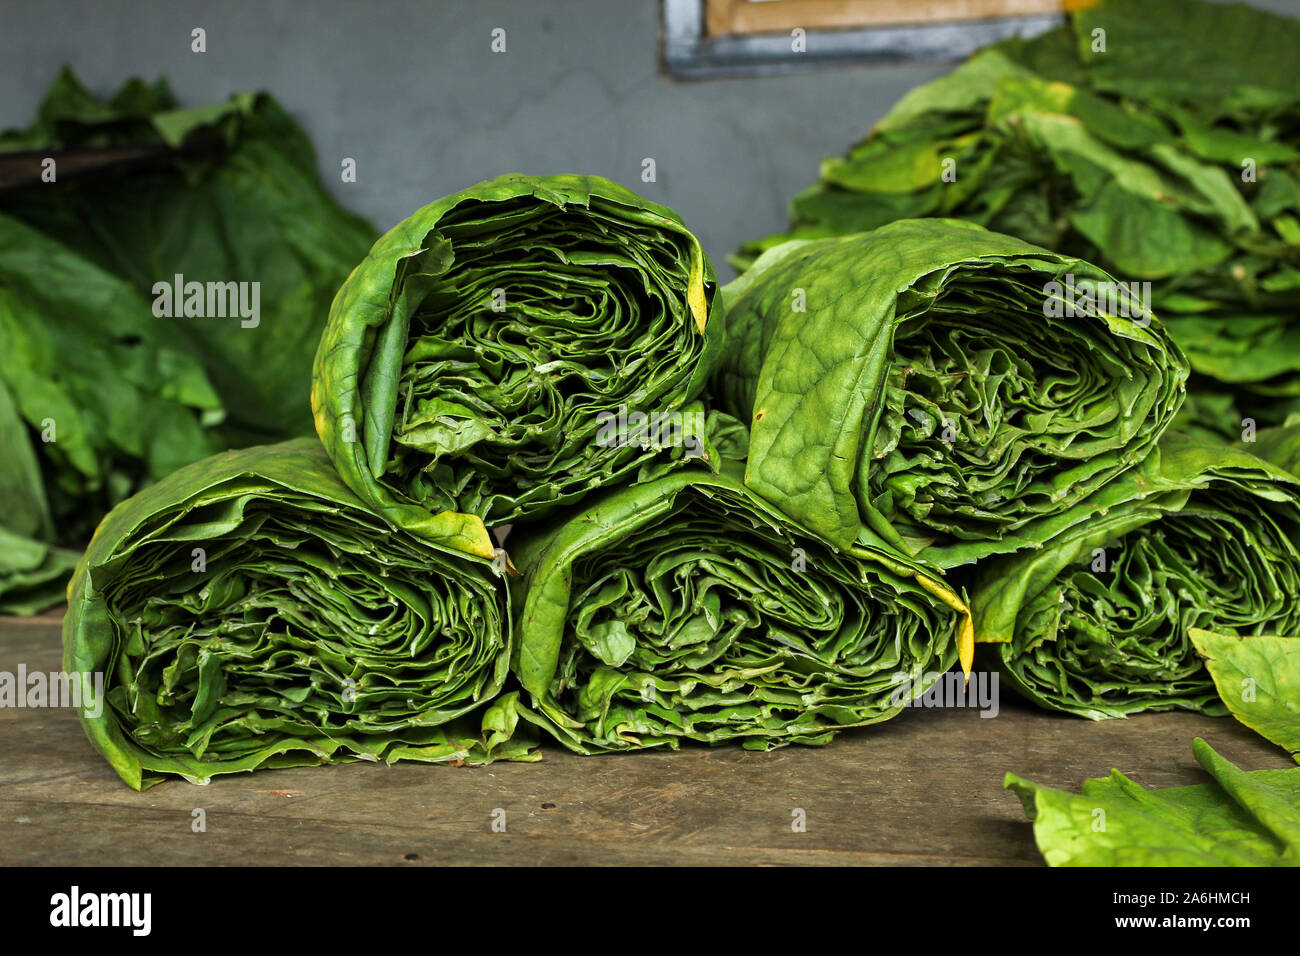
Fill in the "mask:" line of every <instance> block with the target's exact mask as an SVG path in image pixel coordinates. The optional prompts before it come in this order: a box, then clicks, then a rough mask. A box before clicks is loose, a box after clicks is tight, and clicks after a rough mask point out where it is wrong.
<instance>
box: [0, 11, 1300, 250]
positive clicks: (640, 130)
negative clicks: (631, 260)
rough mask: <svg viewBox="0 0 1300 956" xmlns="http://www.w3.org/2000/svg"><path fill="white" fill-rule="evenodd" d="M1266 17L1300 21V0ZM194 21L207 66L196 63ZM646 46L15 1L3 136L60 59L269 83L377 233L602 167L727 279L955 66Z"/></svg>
mask: <svg viewBox="0 0 1300 956" xmlns="http://www.w3.org/2000/svg"><path fill="white" fill-rule="evenodd" d="M1258 5H1260V6H1266V7H1269V8H1271V9H1274V10H1277V11H1279V12H1285V13H1290V14H1292V15H1300V0H1272V2H1267V3H1260V4H1258ZM194 27H203V28H204V29H205V30H206V31H207V41H208V49H207V52H206V53H203V54H195V53H192V52H191V51H190V31H191V30H192V29H193V28H194ZM496 27H501V28H504V29H505V30H506V44H507V49H506V52H505V53H504V54H494V53H492V52H491V50H490V42H491V31H492V30H493V29H494V28H496ZM657 38H658V3H657V0H515V2H509V0H391V2H389V0H382V2H381V0H375V2H346V0H310V2H309V0H275V2H269V3H251V2H242V0H240V2H222V3H213V2H207V3H202V2H193V0H180V2H165V3H164V2H155V0H99V2H87V0H83V2H67V0H43V2H40V3H35V4H22V5H19V4H18V3H16V2H13V0H8V2H5V3H4V4H3V5H0V64H3V70H4V73H5V81H4V83H3V86H2V87H0V127H10V126H19V125H26V124H27V123H28V122H29V121H30V118H31V116H32V113H33V111H34V108H35V104H36V101H37V99H38V98H39V96H40V95H41V93H42V92H43V91H44V89H45V88H46V87H47V86H48V84H49V82H50V80H51V79H52V78H53V76H54V75H55V73H56V72H57V70H58V69H59V67H60V65H61V64H63V63H65V62H66V63H68V64H71V65H72V67H73V68H74V69H75V70H76V71H77V72H78V74H79V75H80V76H81V78H82V80H83V81H84V82H85V83H86V84H87V85H88V86H89V87H90V88H91V89H92V90H94V91H95V92H97V93H107V92H110V91H111V90H112V89H114V88H115V87H116V86H117V85H118V84H119V83H120V82H121V81H122V80H123V79H124V78H125V77H127V76H129V75H132V74H137V75H142V76H144V77H147V78H153V77H154V76H156V75H158V74H162V75H165V76H167V77H168V78H169V80H170V81H171V83H172V86H173V88H174V89H175V91H176V93H177V95H178V96H179V97H180V99H181V100H182V102H183V103H185V104H187V105H198V104H202V103H208V102H212V101H215V100H220V99H224V98H225V97H226V96H227V95H228V94H230V93H231V92H234V91H236V90H247V89H266V90H269V91H271V92H272V93H274V94H275V95H276V96H277V97H278V98H279V99H280V100H281V101H282V102H283V103H284V105H285V107H286V108H287V109H288V110H289V111H290V112H291V113H292V114H293V115H294V116H296V117H297V118H298V120H299V121H300V122H301V123H302V124H303V125H304V126H305V127H306V129H307V132H308V133H309V134H310V135H311V137H312V140H313V141H314V142H315V144H316V147H317V150H318V152H319V156H320V165H321V169H322V173H323V175H324V176H325V177H326V181H327V182H329V183H332V184H333V188H334V190H335V192H336V193H337V195H338V196H339V198H340V200H341V201H342V202H343V203H344V204H346V205H347V206H348V207H349V208H352V209H354V210H356V211H358V212H361V213H363V214H364V215H367V216H369V217H371V218H372V219H373V220H374V221H375V222H376V223H377V224H378V225H379V226H381V227H382V228H387V227H389V226H391V225H392V224H393V223H395V222H397V221H398V220H400V219H402V218H403V217H404V216H406V215H407V214H409V213H410V212H412V211H413V210H414V209H416V208H418V207H419V206H421V205H423V204H424V203H426V202H429V201H430V200H432V199H435V198H437V197H438V196H441V195H444V194H446V193H448V192H452V191H454V190H456V189H459V188H461V187H464V186H467V185H470V184H472V183H475V182H478V181H479V180H482V179H487V178H490V177H492V176H495V175H497V174H499V173H504V172H525V173H544V172H580V173H598V174H600V175H603V176H607V177H609V178H611V179H614V180H617V181H619V182H621V183H623V184H625V185H627V186H629V187H631V188H633V189H635V190H637V191H639V192H641V193H643V194H644V195H646V196H648V197H649V198H652V199H655V200H657V201H659V202H662V203H664V204H666V205H668V206H671V207H672V208H674V209H676V210H677V211H678V212H679V213H680V214H681V215H682V217H683V218H684V219H685V220H686V222H687V224H688V225H689V226H690V227H691V228H692V229H694V231H695V232H696V233H697V234H698V235H699V236H700V237H701V240H702V241H703V242H704V245H705V248H706V249H707V250H708V252H709V253H710V255H712V256H713V258H714V261H715V263H717V264H718V266H719V270H720V271H721V272H722V273H723V274H724V275H730V274H731V271H730V269H728V268H726V267H725V266H724V264H723V262H722V260H723V258H724V257H725V256H726V254H728V253H729V252H731V251H732V250H734V249H735V247H736V246H737V244H738V243H740V242H741V241H742V240H744V239H747V238H751V237H755V236H759V235H763V234H766V233H768V232H772V231H774V230H776V229H779V228H781V227H782V226H784V225H785V222H786V216H785V206H786V202H787V200H788V199H789V197H790V196H791V195H793V194H794V193H795V192H796V191H797V190H799V189H800V188H802V187H803V186H805V185H807V184H808V183H809V182H811V181H812V180H813V179H814V177H815V176H816V172H817V165H818V163H819V161H820V160H821V158H822V157H823V156H825V155H830V154H837V153H840V152H842V151H843V150H844V148H845V147H846V146H847V145H848V144H849V143H851V142H853V141H854V140H855V139H857V138H858V137H859V136H861V135H862V133H864V132H865V131H866V130H867V128H868V127H869V126H870V125H871V124H872V123H873V122H874V121H875V120H876V119H878V118H879V117H880V116H881V115H883V114H884V112H885V111H886V110H887V109H888V108H889V107H890V106H891V105H892V104H893V103H894V102H895V101H896V100H897V99H898V98H899V97H900V96H901V95H902V94H903V93H904V92H906V91H907V90H908V89H910V88H912V87H913V86H916V85H917V84H919V83H923V82H925V81H926V80H928V79H931V78H932V77H935V76H938V75H940V74H941V73H943V72H945V71H946V69H948V68H947V67H942V66H907V67H888V68H884V67H881V68H865V67H850V68H840V69H832V70H824V71H819V72H815V73H806V74H802V75H796V76H781V77H763V78H753V79H730V80H712V81H698V82H690V83H681V82H673V81H671V80H668V79H666V78H664V77H662V76H661V75H660V74H659V71H658V62H657ZM1298 55H1300V54H1298ZM345 156H350V157H354V158H355V159H356V160H357V163H358V181H357V182H356V183H354V184H344V183H341V182H340V181H339V180H340V177H339V161H340V159H341V158H342V157H345ZM646 157H652V158H654V160H655V162H656V165H657V174H658V177H657V182H655V183H643V182H642V181H641V175H640V174H641V162H642V160H643V159H644V158H646Z"/></svg>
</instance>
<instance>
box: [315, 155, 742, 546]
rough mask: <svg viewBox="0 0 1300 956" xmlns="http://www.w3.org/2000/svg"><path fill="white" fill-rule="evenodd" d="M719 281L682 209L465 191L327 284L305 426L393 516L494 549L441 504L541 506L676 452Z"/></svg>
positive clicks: (520, 191) (596, 193) (524, 185)
mask: <svg viewBox="0 0 1300 956" xmlns="http://www.w3.org/2000/svg"><path fill="white" fill-rule="evenodd" d="M715 287H716V278H715V276H714V274H713V268H712V266H711V265H710V264H709V261H708V259H707V258H706V257H705V255H704V252H703V250H702V249H701V248H700V245H699V242H698V241H697V240H696V239H695V237H694V236H692V235H691V234H690V232H688V231H687V230H686V228H685V226H683V225H682V223H681V220H679V219H678V218H677V217H676V215H675V214H673V213H672V212H671V211H669V210H667V209H664V208H663V207H661V206H657V205H655V204H654V203H651V202H649V201H647V200H644V199H641V198H640V197H638V196H636V195H635V194H633V193H631V192H629V191H628V190H626V189H624V188H622V187H621V186H618V185H616V184H614V183H611V182H609V181H607V180H604V179H599V178H597V177H583V176H549V177H535V178H534V177H526V176H502V177H500V178H498V179H495V180H492V181H491V182H486V183H481V184H479V185H477V186H474V187H471V188H469V189H466V190H464V191H463V192H460V193H456V194H455V195H452V196H448V197H446V198H444V199H440V200H438V201H437V202H435V203H433V204H431V205H429V206H426V207H425V208H424V209H422V210H420V211H419V212H417V213H415V214H414V215H413V216H411V217H410V218H409V219H407V220H405V221H404V222H402V223H399V224H398V225H397V226H396V227H395V228H394V229H393V230H392V231H391V232H389V233H388V234H387V235H386V236H384V237H383V238H381V239H380V240H379V242H377V243H376V244H375V247H374V248H373V249H372V250H371V251H370V254H369V256H367V257H366V259H365V261H364V262H362V263H361V265H360V266H358V267H357V269H356V271H355V272H354V273H353V274H352V276H351V278H349V279H348V281H347V283H346V284H345V285H344V286H343V288H342V289H341V290H340V291H339V294H338V297H337V298H336V299H335V301H334V306H333V308H332V309H331V311H330V319H329V324H328V327H327V328H326V330H325V334H324V337H323V338H322V340H321V344H320V349H319V351H318V353H317V358H316V367H315V378H314V384H313V391H312V403H313V407H314V409H315V413H316V427H317V431H318V432H319V434H320V436H321V439H322V440H323V441H324V443H325V446H326V448H328V449H329V451H330V454H331V456H332V457H333V459H334V462H335V464H336V465H337V466H338V469H339V472H340V474H341V475H342V476H343V479H344V480H345V481H346V482H347V483H348V484H349V485H350V486H351V487H352V488H353V489H355V490H356V491H357V493H358V494H360V495H361V496H362V497H363V498H364V499H365V500H366V501H368V502H369V503H370V504H371V505H372V506H373V507H375V508H377V509H379V510H380V511H381V512H382V513H384V514H385V515H387V516H389V517H390V519H392V520H393V521H395V522H396V523H397V524H399V525H401V526H403V527H406V528H409V529H412V530H415V531H416V532H417V533H420V534H423V535H425V536H427V537H430V538H433V539H437V540H455V541H456V542H457V546H459V547H462V548H465V549H467V550H471V551H474V552H476V553H490V551H491V544H490V542H489V541H488V538H487V534H486V531H484V530H483V528H482V523H481V522H477V525H478V527H477V528H474V527H470V526H465V525H460V524H458V525H456V526H454V527H450V526H448V522H447V519H446V517H445V514H446V513H448V512H460V513H465V514H472V515H476V516H477V517H478V518H481V519H484V520H486V521H488V522H490V523H497V522H508V521H513V520H516V519H521V518H529V517H537V516H538V515H541V514H543V513H545V512H546V511H547V510H549V509H551V508H554V507H556V506H557V505H560V504H564V503H569V502H572V501H575V500H577V499H578V498H579V497H580V496H581V495H583V494H585V493H586V492H587V491H589V490H591V489H593V488H598V487H601V486H605V485H612V484H618V483H623V482H628V481H632V480H635V479H636V478H637V476H638V474H640V473H641V472H642V471H644V470H645V469H653V468H656V467H659V466H660V465H661V464H662V463H664V462H668V461H672V462H676V463H684V462H685V461H686V459H687V457H688V455H689V452H690V448H689V447H688V446H692V445H696V440H697V439H699V438H701V437H702V436H700V435H699V434H698V427H697V424H696V423H697V421H698V420H699V419H701V418H702V410H700V409H698V408H697V407H694V406H692V405H691V404H690V402H691V400H692V399H693V398H694V397H695V396H696V395H697V394H698V393H699V392H700V391H701V389H702V387H703V385H704V381H705V377H706V375H707V373H708V371H709V369H710V367H711V365H712V363H713V361H714V357H715V356H716V354H717V352H718V350H719V347H720V345H721V336H722V331H723V330H722V323H721V314H720V312H719V311H718V306H717V305H716V304H715V302H714V299H715ZM647 416H650V421H649V422H648V423H647V422H645V421H644V420H645V419H646V417H647ZM638 423H640V424H638ZM698 450H702V449H700V448H698V447H697V451H698Z"/></svg>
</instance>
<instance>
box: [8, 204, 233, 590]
mask: <svg viewBox="0 0 1300 956" xmlns="http://www.w3.org/2000/svg"><path fill="white" fill-rule="evenodd" d="M0 354H3V355H4V356H5V361H4V363H3V364H0V445H2V447H3V448H4V449H5V455H3V456H0V458H2V459H3V460H0V490H3V491H4V492H5V502H6V507H5V510H4V513H3V514H0V530H3V531H5V532H7V533H8V534H9V535H12V536H13V540H14V541H15V542H16V541H18V540H20V539H21V540H22V541H24V542H25V543H24V544H23V545H22V546H21V547H20V546H19V545H17V544H14V545H12V550H10V551H9V554H8V556H7V558H0V611H4V612H9V613H22V614H27V613H35V612H37V611H40V610H42V609H43V606H49V605H52V604H57V603H59V601H61V600H62V592H63V585H64V584H65V583H66V580H67V572H69V571H70V570H71V562H73V561H75V553H74V552H72V551H69V550H67V548H65V547H62V546H65V545H66V546H80V545H81V544H83V543H84V542H85V541H86V540H87V539H88V538H89V537H90V533H91V531H92V530H93V529H94V526H95V523H96V522H97V521H98V519H99V517H100V516H102V515H103V514H104V512H106V511H107V510H108V509H109V508H110V507H112V505H113V504H115V503H116V502H117V501H119V500H121V499H122V498H123V497H125V496H126V495H128V494H130V493H131V492H132V491H133V490H135V489H136V488H138V487H140V486H141V485H142V484H145V483H147V482H149V481H153V480H155V479H157V478H161V477H162V476H163V475H165V474H167V473H168V472H170V471H172V470H174V469H175V468H177V467H179V466H180V465H183V464H185V463H187V462H190V461H194V460H195V459H198V458H202V457H203V456H204V455H208V454H210V453H212V452H213V451H216V450H217V449H218V448H219V447H220V439H219V436H218V434H217V428H218V426H219V425H220V423H221V421H222V419H223V416H224V414H225V413H224V409H223V406H222V404H221V400H220V398H219V396H218V395H217V394H216V392H215V390H214V389H213V387H212V385H211V384H210V382H209V380H208V378H207V376H206V374H205V373H204V370H203V366H202V364H201V362H200V361H199V360H198V359H197V357H195V356H194V355H193V353H192V351H191V349H190V346H189V344H188V343H187V342H186V340H185V338H184V336H183V335H182V334H181V333H180V332H179V331H178V330H176V329H175V328H173V327H171V326H169V325H166V324H160V323H159V321H158V320H157V319H155V318H154V317H153V316H152V314H151V313H150V309H149V303H148V301H147V300H146V299H145V298H144V297H143V296H141V295H139V294H138V293H137V292H136V291H135V290H134V289H132V288H131V287H130V286H129V285H127V284H126V283H124V282H122V281H121V280H120V279H118V278H116V277H115V276H113V275H111V274H109V273H107V272H105V271H103V270H101V269H99V268H97V267H96V266H94V265H93V264H91V263H90V262H88V261H87V260H86V259H85V258H83V257H81V256H79V255H77V254H76V253H74V252H73V251H72V250H70V249H68V248H67V247H66V246H64V245H62V244H61V243H59V242H57V241H55V240H52V239H50V238H48V237H46V236H44V235H42V234H41V233H39V232H37V231H35V230H33V229H31V228H30V227H28V226H26V225H24V224H23V223H21V222H19V221H18V220H16V219H12V218H10V217H8V216H5V215H3V214H0ZM56 545H57V547H56ZM33 575H35V577H32V576H33ZM20 595H21V597H20Z"/></svg>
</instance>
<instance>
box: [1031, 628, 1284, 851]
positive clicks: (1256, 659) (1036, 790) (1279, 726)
mask: <svg viewBox="0 0 1300 956" xmlns="http://www.w3.org/2000/svg"><path fill="white" fill-rule="evenodd" d="M1190 633H1191V639H1192V641H1193V642H1194V643H1195V646H1196V649H1197V651H1199V652H1200V653H1201V654H1202V655H1203V656H1205V658H1206V661H1207V663H1208V665H1209V669H1210V673H1211V674H1212V675H1213V677H1214V682H1215V685H1216V686H1217V688H1218V690H1219V693H1220V694H1221V695H1222V697H1223V700H1224V702H1225V703H1226V704H1227V705H1228V708H1229V709H1230V710H1231V711H1232V713H1233V715H1234V716H1236V717H1237V719H1238V720H1240V721H1241V722H1242V723H1244V724H1245V725H1246V726H1248V727H1250V728H1252V729H1254V730H1256V731H1258V732H1260V733H1261V734H1263V735H1264V736H1265V737H1266V738H1268V739H1269V740H1271V741H1273V742H1274V743H1277V744H1279V745H1281V746H1283V747H1285V748H1287V749H1288V750H1290V751H1291V752H1292V754H1293V755H1294V754H1295V752H1296V750H1297V749H1300V709H1297V707H1296V701H1297V700H1300V667H1297V666H1296V656H1295V650H1294V646H1295V643H1294V642H1295V641H1297V640H1300V638H1296V637H1273V636H1260V635H1255V636H1250V637H1239V636H1234V635H1229V634H1213V633H1210V632H1208V631H1204V630H1199V629H1195V628H1193V629H1192V630H1191V632H1190ZM1192 749H1193V752H1194V753H1195V755H1196V759H1197V762H1198V763H1200V765H1201V767H1202V768H1203V769H1204V770H1205V771H1206V772H1207V773H1208V774H1209V775H1210V776H1211V778H1212V782H1210V783H1206V784H1200V785H1197V786H1192V787H1175V788H1170V789H1167V790H1145V789H1143V788H1142V787H1141V786H1140V785H1139V784H1137V783H1135V782H1134V781H1132V780H1130V779H1128V778H1127V777H1125V776H1124V775H1123V774H1122V773H1120V772H1119V771H1118V770H1112V771H1111V775H1110V777H1109V778H1103V779H1099V780H1087V781H1085V782H1084V784H1083V791H1082V793H1081V794H1078V795H1076V794H1072V793H1068V792H1065V791H1061V790H1053V789H1051V788H1049V787H1044V786H1041V785H1038V784H1034V783H1031V782H1029V781H1027V780H1023V779H1021V778H1019V777H1017V776H1015V775H1014V774H1007V776H1006V786H1007V787H1008V788H1010V789H1012V790H1014V791H1015V793H1016V795H1017V796H1018V797H1019V798H1020V801H1021V803H1022V804H1023V805H1024V808H1025V812H1026V813H1027V814H1028V815H1029V818H1030V819H1031V820H1033V821H1034V837H1035V839H1036V840H1037V842H1038V847H1039V849H1040V850H1041V851H1042V853H1043V856H1044V858H1045V859H1046V860H1047V862H1048V863H1049V864H1050V865H1052V866H1296V865H1298V864H1300V768H1294V769H1290V770H1255V771H1249V772H1247V771H1243V770H1240V769H1238V768H1237V767H1235V766H1234V765H1233V764H1232V763H1231V762H1230V761H1228V760H1226V759H1225V758H1223V757H1221V756H1220V755H1219V754H1217V753H1215V751H1214V750H1213V749H1212V748H1211V747H1210V746H1209V744H1207V743H1206V742H1205V741H1203V740H1201V739H1199V738H1198V739H1197V740H1195V741H1194V742H1193V745H1192Z"/></svg>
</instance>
